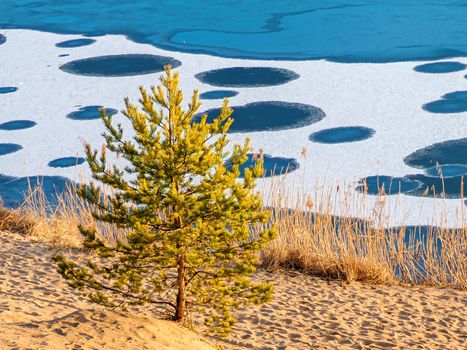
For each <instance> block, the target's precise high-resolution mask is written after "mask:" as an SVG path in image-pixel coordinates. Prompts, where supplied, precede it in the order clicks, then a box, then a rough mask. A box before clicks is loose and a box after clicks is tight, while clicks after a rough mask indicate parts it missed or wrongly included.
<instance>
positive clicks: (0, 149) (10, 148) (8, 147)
mask: <svg viewBox="0 0 467 350" xmlns="http://www.w3.org/2000/svg"><path fill="white" fill-rule="evenodd" d="M22 148H23V146H21V145H17V144H16V143H0V156H4V155H6V154H10V153H15V152H18V151H19V150H21V149H22Z"/></svg>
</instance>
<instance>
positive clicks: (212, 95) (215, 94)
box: [199, 90, 238, 100]
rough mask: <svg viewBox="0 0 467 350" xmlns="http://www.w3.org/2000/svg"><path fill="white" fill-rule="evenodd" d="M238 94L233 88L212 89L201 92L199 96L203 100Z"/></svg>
mask: <svg viewBox="0 0 467 350" xmlns="http://www.w3.org/2000/svg"><path fill="white" fill-rule="evenodd" d="M237 95H238V91H233V90H212V91H206V92H203V93H202V94H201V95H200V96H199V97H201V98H202V99H203V100H220V99H223V98H229V97H234V96H237Z"/></svg>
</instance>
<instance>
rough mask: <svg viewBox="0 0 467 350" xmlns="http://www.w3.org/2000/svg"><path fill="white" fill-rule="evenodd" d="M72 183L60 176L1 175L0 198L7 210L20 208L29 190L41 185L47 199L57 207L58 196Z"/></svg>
mask: <svg viewBox="0 0 467 350" xmlns="http://www.w3.org/2000/svg"><path fill="white" fill-rule="evenodd" d="M71 184H72V182H71V181H70V180H69V179H67V178H64V177H60V176H31V177H19V178H18V177H13V176H7V175H2V174H0V197H1V199H2V202H3V205H4V206H5V207H7V208H17V207H19V206H20V205H21V204H22V203H23V201H24V199H25V196H26V194H27V193H28V189H29V188H32V189H34V188H35V187H37V186H38V185H41V186H42V188H43V190H44V193H45V195H46V198H47V199H48V200H49V201H50V203H51V204H52V205H57V204H58V203H57V198H56V196H57V194H58V193H62V192H64V191H65V190H66V186H67V185H71Z"/></svg>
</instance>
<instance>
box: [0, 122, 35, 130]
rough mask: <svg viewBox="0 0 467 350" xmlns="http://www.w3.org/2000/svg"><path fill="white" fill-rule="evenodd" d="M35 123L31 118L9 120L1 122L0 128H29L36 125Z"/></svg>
mask: <svg viewBox="0 0 467 350" xmlns="http://www.w3.org/2000/svg"><path fill="white" fill-rule="evenodd" d="M36 125H37V123H36V122H35V121H32V120H11V121H9V122H5V123H1V124H0V130H9V131H11V130H21V129H29V128H32V127H34V126H36Z"/></svg>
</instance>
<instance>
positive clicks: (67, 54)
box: [58, 53, 70, 57]
mask: <svg viewBox="0 0 467 350" xmlns="http://www.w3.org/2000/svg"><path fill="white" fill-rule="evenodd" d="M67 56H70V54H69V53H64V54H61V55H58V57H67Z"/></svg>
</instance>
